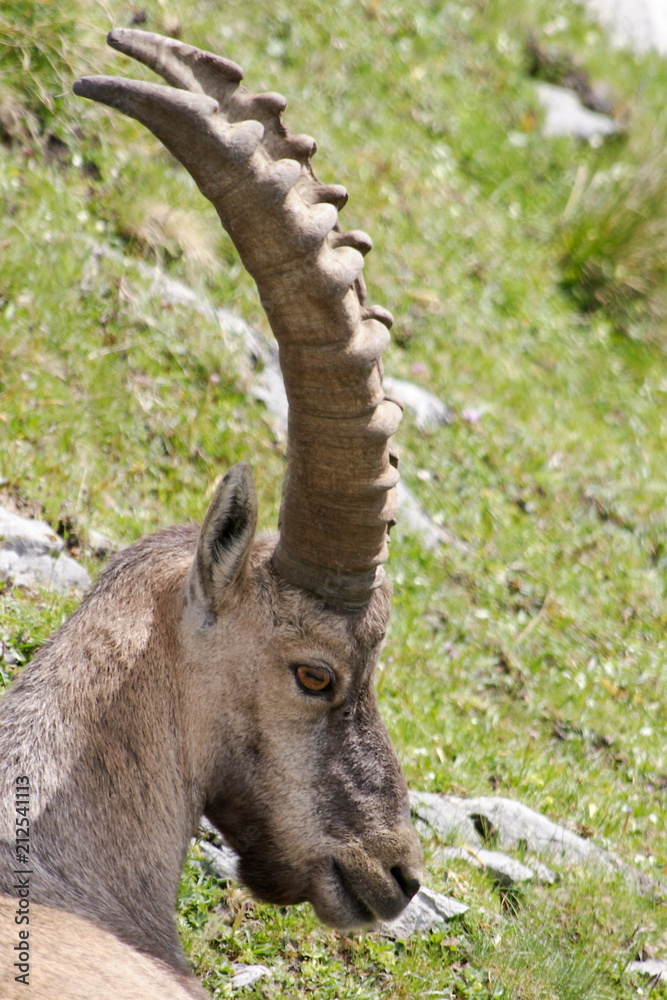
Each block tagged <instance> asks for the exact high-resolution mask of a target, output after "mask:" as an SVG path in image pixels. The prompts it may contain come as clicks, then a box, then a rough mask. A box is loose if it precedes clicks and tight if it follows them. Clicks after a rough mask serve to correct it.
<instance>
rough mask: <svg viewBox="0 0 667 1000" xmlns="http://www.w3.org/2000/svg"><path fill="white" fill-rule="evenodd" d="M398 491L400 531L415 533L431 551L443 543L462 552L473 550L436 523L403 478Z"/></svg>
mask: <svg viewBox="0 0 667 1000" xmlns="http://www.w3.org/2000/svg"><path fill="white" fill-rule="evenodd" d="M396 492H397V499H398V510H399V512H400V513H399V519H398V524H397V528H398V530H399V532H400V533H402V534H408V535H415V536H416V537H417V538H418V539H419V540H420V542H421V544H422V545H423V546H424V548H425V549H428V550H429V551H431V552H433V551H434V550H435V549H437V548H439V547H440V546H441V545H450V546H451V547H452V548H455V549H458V550H459V551H460V552H466V553H470V552H472V548H471V546H470V545H468V544H467V542H464V541H463V540H462V539H460V538H457V537H456V535H454V534H452V532H451V531H448V530H447V528H443V527H442V526H441V525H439V524H436V523H435V521H434V520H433V518H432V517H431V516H430V515H429V514H428V513H427V511H426V510H425V509H424V507H422V505H421V504H420V502H419V500H418V499H417V497H416V496H415V495H414V493H413V492H412V490H410V489H409V488H408V487H407V486H406V485H405V482H404V481H403V480H402V479H399V481H398V486H397V487H396Z"/></svg>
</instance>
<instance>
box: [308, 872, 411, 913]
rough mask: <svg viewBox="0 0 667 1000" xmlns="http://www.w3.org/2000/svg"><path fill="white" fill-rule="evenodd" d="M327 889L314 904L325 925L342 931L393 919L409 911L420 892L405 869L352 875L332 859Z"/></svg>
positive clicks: (354, 873)
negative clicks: (409, 906)
mask: <svg viewBox="0 0 667 1000" xmlns="http://www.w3.org/2000/svg"><path fill="white" fill-rule="evenodd" d="M327 889H328V891H325V892H324V893H322V894H321V895H320V896H318V898H317V899H316V900H314V901H313V906H314V907H315V911H316V913H317V915H318V917H319V918H320V920H321V921H322V922H323V923H326V924H330V925H331V926H333V927H337V928H339V929H346V930H351V929H354V928H361V927H368V926H369V925H372V924H376V923H378V921H382V920H393V919H394V918H395V917H397V916H398V915H399V913H401V912H402V910H404V909H405V907H406V906H407V905H408V903H409V902H410V899H411V898H412V896H414V894H415V893H416V892H417V890H418V889H419V880H418V879H417V878H416V877H412V875H410V874H408V873H405V872H403V871H402V870H401V876H400V878H399V877H397V875H396V873H395V871H394V870H393V869H392V871H385V870H384V869H383V870H382V872H381V873H380V872H379V871H377V870H376V869H375V867H374V866H373V870H372V871H368V872H366V873H365V874H362V873H361V872H359V871H355V872H352V871H351V870H350V869H349V868H348V867H346V866H344V865H343V864H342V863H341V862H340V861H337V860H334V859H332V862H331V874H330V876H329V877H328V879H327Z"/></svg>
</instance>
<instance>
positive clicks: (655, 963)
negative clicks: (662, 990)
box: [625, 958, 667, 984]
mask: <svg viewBox="0 0 667 1000" xmlns="http://www.w3.org/2000/svg"><path fill="white" fill-rule="evenodd" d="M625 971H626V972H637V973H639V975H640V976H649V977H650V978H651V979H653V980H654V981H655V983H656V984H657V983H660V982H667V962H663V961H662V960H661V959H656V958H645V959H643V960H642V961H640V962H628V964H627V965H626V967H625Z"/></svg>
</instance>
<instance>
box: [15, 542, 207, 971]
mask: <svg viewBox="0 0 667 1000" xmlns="http://www.w3.org/2000/svg"><path fill="white" fill-rule="evenodd" d="M151 541H152V540H151V539H148V540H145V542H143V543H140V545H139V546H135V547H134V548H133V549H131V550H128V553H127V554H126V555H124V556H123V557H122V558H121V561H120V563H118V564H116V566H114V567H113V568H112V571H111V572H110V573H107V574H105V576H104V577H103V578H102V581H101V582H100V584H98V586H97V587H96V588H95V590H94V591H93V592H91V594H90V595H89V596H88V598H87V599H86V600H85V601H84V603H83V604H82V606H81V607H80V608H79V610H78V611H77V612H76V613H75V615H74V616H73V617H72V618H71V619H70V620H69V622H68V623H67V624H66V625H65V626H64V627H63V628H62V629H61V630H60V632H59V633H58V634H57V635H56V636H55V637H54V639H53V640H52V642H51V643H49V644H48V646H46V647H45V648H44V649H43V650H42V651H41V652H40V653H39V654H38V656H37V657H36V658H35V660H34V661H33V663H31V664H30V665H29V666H28V668H26V671H25V672H24V675H23V676H22V677H21V678H20V679H19V681H18V682H17V684H16V685H15V686H14V688H13V689H12V690H11V691H10V692H9V693H8V694H7V695H5V697H4V698H2V700H1V701H0V746H11V747H12V749H13V753H12V754H11V759H5V760H4V761H2V762H0V776H1V778H2V785H3V786H6V787H3V792H2V800H3V801H5V802H7V803H12V804H13V801H14V795H13V792H12V788H13V785H14V783H15V781H16V777H17V776H18V775H19V774H21V775H26V776H27V777H28V779H29V786H30V802H29V818H30V866H31V869H32V876H31V899H32V900H33V901H34V902H44V903H49V904H51V905H55V906H60V907H63V908H65V909H68V910H72V911H74V912H76V913H79V914H81V915H82V916H87V917H90V918H92V919H94V920H95V921H96V922H98V923H101V924H103V925H105V926H107V927H108V928H109V929H110V930H112V931H113V932H115V933H116V934H117V935H118V936H119V937H120V938H121V939H123V940H126V941H128V943H130V944H133V945H135V946H137V947H139V948H140V949H141V950H144V951H147V952H149V953H151V954H154V955H157V956H159V957H160V958H162V959H164V960H166V961H168V962H169V963H170V964H172V965H174V966H176V967H181V968H183V967H184V959H183V957H182V953H181V950H180V945H179V944H178V939H177V935H176V931H175V927H174V921H173V911H174V901H175V896H176V891H177V888H178V880H179V875H180V870H181V866H182V863H183V857H184V854H185V851H186V849H187V845H188V841H189V838H190V836H191V834H192V829H193V826H194V825H195V824H196V821H197V818H198V815H199V810H200V807H201V803H200V802H198V801H197V798H198V794H197V789H196V783H195V782H194V781H193V780H192V779H191V776H190V775H189V773H188V762H187V761H186V760H185V759H184V753H183V749H182V747H183V738H182V734H181V731H180V720H179V713H180V708H179V705H178V701H177V696H176V693H175V687H176V686H175V684H174V682H173V678H172V670H173V662H174V656H173V652H174V641H175V640H174V636H173V634H170V633H171V630H172V627H173V622H174V619H175V607H173V606H172V605H173V602H174V601H175V600H176V591H177V589H178V588H177V575H175V572H174V566H176V567H178V565H179V563H180V562H181V560H180V559H179V556H180V552H179V550H178V548H176V549H175V550H174V547H173V546H172V549H171V559H170V567H169V568H170V572H169V575H165V574H163V575H161V573H160V570H161V566H160V560H159V558H158V560H155V559H153V558H151V556H152V555H153V553H151V552H149V551H147V549H150V547H151V546H150V543H151ZM147 542H148V543H149V544H148V545H147V544H146V543H147ZM154 544H155V543H154V542H153V545H154ZM155 562H157V565H153V566H152V571H151V573H150V576H149V577H148V578H147V575H146V568H145V567H146V564H148V565H149V566H150V565H151V564H154V563H155ZM123 563H124V565H123ZM121 565H122V567H123V569H122V572H120V568H121ZM142 565H143V571H142V572H141V573H139V572H138V570H139V569H140V568H141V567H142ZM114 569H117V570H119V572H117V573H114V572H113V570H114ZM142 576H143V579H142ZM156 577H157V578H158V579H159V585H158V583H156ZM121 579H122V586H117V581H120V580H121ZM133 583H135V584H136V586H135V587H133V586H132V584H133ZM167 644H171V650H172V656H171V657H170V660H171V664H172V666H169V665H168V663H169V661H168V659H167V657H166V656H165V655H164V650H165V647H166V645H167ZM3 731H4V732H3ZM13 819H14V817H13V815H12V816H9V815H8V816H5V817H2V826H1V828H0V838H1V844H0V850H1V851H2V852H4V854H5V855H9V856H10V857H11V856H13V855H14V854H15V847H14V839H15V838H14V831H13V827H14V823H13ZM8 860H9V858H8ZM12 867H14V866H12V865H9V864H7V863H5V862H0V891H5V892H8V893H10V894H11V877H10V876H9V874H8V873H10V872H11V870H12ZM6 876H7V877H6ZM7 879H9V882H8V883H7V885H5V884H4V883H5V882H6V881H7Z"/></svg>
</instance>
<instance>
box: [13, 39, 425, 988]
mask: <svg viewBox="0 0 667 1000" xmlns="http://www.w3.org/2000/svg"><path fill="white" fill-rule="evenodd" d="M109 42H110V44H111V45H112V46H114V47H115V48H116V49H119V50H120V51H121V52H124V53H125V54H127V55H129V56H133V57H134V58H135V59H138V60H139V61H141V62H142V63H145V64H146V65H147V66H149V67H150V68H152V69H153V70H156V71H157V72H158V73H160V74H161V75H162V76H163V77H164V78H165V80H166V81H167V82H168V83H169V84H171V86H170V87H165V86H162V85H157V84H152V83H143V82H135V81H132V80H125V79H116V78H112V77H91V78H84V79H82V80H79V81H78V82H77V83H76V84H75V86H74V91H75V93H76V94H79V95H81V96H83V97H89V98H92V99H94V100H97V101H102V102H104V103H105V104H109V105H111V106H113V107H115V108H118V109H119V110H121V111H123V112H125V114H128V115H131V116H132V117H134V118H136V119H138V120H139V121H140V122H142V123H143V124H144V125H146V126H147V127H148V128H149V129H150V130H151V131H152V132H153V133H154V134H155V135H156V136H157V137H158V138H159V139H160V140H161V141H162V142H163V143H164V145H165V146H166V147H167V149H169V150H170V151H171V152H172V153H173V154H174V156H176V158H177V159H178V160H180V162H181V163H182V164H183V165H184V166H185V167H186V168H187V170H188V171H189V172H190V174H191V175H192V177H193V178H194V179H195V181H196V183H197V185H198V186H199V188H200V189H201V191H202V193H203V194H204V195H205V196H206V197H207V198H208V199H209V200H210V201H211V202H212V203H213V205H214V206H215V208H216V210H217V212H218V214H219V216H220V219H221V221H222V224H223V226H224V227H225V229H226V230H227V231H228V233H229V234H230V235H231V237H232V239H233V241H234V243H235V244H236V247H237V248H238V251H239V253H240V255H241V258H242V260H243V263H244V265H245V266H246V268H247V269H248V271H249V272H250V274H251V275H252V276H253V277H254V279H255V281H256V282H257V285H258V288H259V293H260V296H261V300H262V303H263V305H264V308H265V309H266V313H267V315H268V318H269V321H270V324H271V327H272V329H273V332H274V333H275V336H276V338H277V340H278V343H279V347H280V361H281V365H282V369H283V374H284V378H285V384H286V389H287V395H288V399H289V403H290V411H289V429H288V461H287V472H286V477H285V484H284V488H283V498H282V508H281V515H280V530H279V535H278V536H277V537H272V536H271V537H262V538H255V537H254V533H255V521H256V500H255V493H254V488H253V482H252V478H251V475H250V472H249V470H248V468H247V466H245V465H236V466H234V467H233V468H232V469H231V470H230V471H229V472H228V473H227V475H226V476H225V477H224V479H223V480H222V482H221V483H220V486H219V488H218V490H217V492H216V494H215V496H214V498H213V501H212V503H211V505H210V507H209V509H208V511H207V513H206V516H205V518H204V523H203V525H202V527H201V529H198V528H197V527H195V526H187V527H177V528H167V529H165V530H163V531H160V532H158V533H157V534H154V535H151V536H149V537H148V538H145V539H143V540H142V541H140V542H138V543H137V544H135V545H133V546H131V547H130V548H128V549H127V550H125V551H124V552H122V553H121V554H120V555H119V556H117V557H116V558H115V559H114V560H113V561H112V562H111V564H110V566H109V567H108V568H107V569H106V570H105V572H103V573H102V575H101V577H100V579H99V582H98V583H97V585H96V586H95V587H94V588H93V589H92V590H91V592H90V593H89V594H88V595H87V596H86V598H85V599H84V601H83V602H82V604H81V606H80V607H79V608H78V610H77V611H76V612H75V613H74V614H73V615H72V617H71V618H70V619H69V620H68V621H67V622H66V623H65V625H63V627H62V628H61V629H60V631H59V632H58V633H57V634H56V635H55V636H54V637H53V638H52V639H51V640H50V641H49V642H47V643H46V645H45V646H44V647H43V649H42V650H41V651H40V652H39V653H38V654H37V655H36V656H35V658H34V660H33V661H32V662H31V663H30V665H29V666H28V667H27V668H26V669H25V670H24V672H23V673H22V675H21V676H20V678H19V679H18V680H17V681H16V683H15V684H14V685H13V687H12V688H11V690H10V691H9V692H8V693H7V694H6V695H5V696H4V697H3V698H2V699H1V700H0V778H1V794H2V815H1V817H0V819H1V827H0V892H2V894H3V895H2V896H0V995H2V997H3V998H6V997H14V996H16V997H23V996H26V995H30V996H31V997H35V998H37V997H39V998H57V1000H75V998H84V997H85V998H88V1000H106V998H111V997H114V998H122V1000H131V998H134V997H137V998H139V997H141V998H142V1000H149V998H157V997H159V998H161V1000H164V998H167V997H169V998H176V997H193V996H195V997H198V996H203V995H204V994H203V992H202V990H201V988H200V987H199V986H198V985H197V984H196V983H195V981H194V979H193V978H192V977H191V976H190V974H189V973H188V966H187V962H186V960H185V957H184V955H183V953H182V951H181V947H180V944H179V941H178V937H177V934H176V928H175V920H174V903H175V897H176V891H177V886H178V881H179V875H180V871H181V866H182V863H183V859H184V855H185V852H186V849H187V847H188V844H189V842H190V838H191V837H192V835H193V831H194V830H195V829H196V827H197V823H198V820H199V818H200V816H201V815H202V814H204V815H205V816H207V817H208V819H209V820H210V821H211V822H212V823H213V824H214V825H215V826H216V827H217V828H218V829H219V830H220V831H221V832H222V833H223V834H224V836H225V837H226V838H227V840H228V841H229V843H230V844H231V845H232V846H233V847H234V848H235V849H236V851H237V852H238V855H239V874H240V877H241V879H242V880H243V882H244V883H245V884H246V885H247V886H248V887H249V888H250V889H251V890H252V892H254V893H255V894H256V895H257V897H258V898H260V899H262V900H267V901H269V902H273V903H276V904H278V905H280V906H284V905H287V904H291V903H298V902H302V901H308V902H310V903H311V904H312V905H313V907H314V908H315V911H316V913H317V914H318V916H319V917H320V918H321V919H322V920H323V921H324V922H325V923H327V924H330V925H332V926H334V927H339V928H355V927H362V926H365V925H368V924H372V923H373V922H376V921H378V920H388V919H391V918H393V917H396V916H397V915H398V914H399V913H400V912H401V910H402V909H403V908H404V907H405V905H406V904H407V902H408V900H409V899H410V898H411V897H412V896H413V895H414V893H415V892H416V891H417V889H418V887H419V881H418V880H419V877H420V866H421V852H420V848H419V844H418V841H417V839H416V836H415V833H414V831H413V829H412V827H411V825H410V820H409V812H408V803H407V791H406V785H405V781H404V778H403V776H402V773H401V769H400V766H399V763H398V760H397V758H396V755H395V753H394V750H393V748H392V746H391V743H390V741H389V737H388V735H387V732H386V730H385V729H384V726H383V724H382V722H381V720H380V716H379V713H378V707H377V703H376V699H375V694H374V690H373V672H374V667H375V664H376V661H377V658H378V655H379V651H380V648H381V645H382V641H383V637H384V634H385V630H386V626H387V617H388V613H389V595H388V589H387V584H386V582H385V576H384V570H383V566H382V564H383V562H384V560H385V559H386V554H387V531H388V527H389V526H390V525H391V523H392V521H393V518H394V506H395V490H394V487H395V485H396V481H397V471H396V460H395V457H394V452H393V450H392V446H391V440H390V439H391V435H392V434H393V432H394V431H395V429H396V427H397V425H398V421H399V418H400V411H399V408H398V406H397V405H396V404H395V403H393V402H391V401H390V400H388V399H386V398H385V397H384V394H383V389H382V366H381V360H380V355H381V353H382V351H383V349H384V347H385V346H386V343H387V340H388V331H387V328H388V327H389V326H390V324H391V316H390V315H389V313H387V312H386V311H384V310H383V309H380V308H374V307H369V306H367V305H366V303H365V290H364V285H363V281H362V278H361V269H362V263H363V255H364V254H365V253H366V252H367V251H368V250H369V249H370V245H371V244H370V240H369V238H368V237H367V236H366V235H365V234H364V233H361V232H356V231H355V232H342V231H341V230H340V229H339V227H338V223H337V209H338V208H340V207H341V206H342V205H343V204H344V202H345V200H346V197H347V195H346V192H345V189H344V188H342V187H338V186H335V185H334V186H329V185H325V184H322V183H321V182H320V181H319V180H318V179H317V178H316V177H315V175H314V173H313V171H312V168H311V162H310V161H311V156H312V154H313V152H314V151H315V143H314V141H313V140H312V139H310V138H308V137H307V136H303V135H289V134H288V133H287V131H286V130H285V128H284V126H283V124H282V120H281V114H282V111H283V108H284V105H285V102H284V99H283V98H282V97H281V96H280V95H279V94H272V93H271V94H260V95H253V94H251V93H249V92H248V91H247V90H246V89H245V88H243V87H242V86H240V80H241V77H242V73H241V70H240V69H239V67H238V66H236V65H235V64H234V63H232V62H228V61H227V60H225V59H222V58H219V57H218V56H215V55H212V54H210V53H208V52H202V51H199V50H198V49H195V48H192V47H190V46H187V45H183V44H181V43H180V42H177V41H173V40H171V39H165V38H161V37H159V36H157V35H153V34H148V33H144V32H140V31H129V30H115V31H112V32H111V34H110V36H109ZM26 984H29V986H30V987H31V989H30V990H29V991H28V990H26V989H25V986H26Z"/></svg>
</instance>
